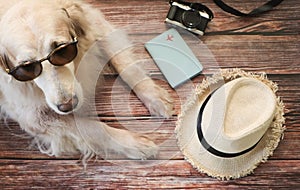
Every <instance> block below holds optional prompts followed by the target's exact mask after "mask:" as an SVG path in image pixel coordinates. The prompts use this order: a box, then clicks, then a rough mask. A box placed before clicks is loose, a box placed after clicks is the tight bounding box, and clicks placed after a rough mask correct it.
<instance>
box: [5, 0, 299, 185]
mask: <svg viewBox="0 0 300 190" xmlns="http://www.w3.org/2000/svg"><path fill="white" fill-rule="evenodd" d="M86 1H87V2H89V3H91V4H92V6H94V7H96V8H97V9H99V10H101V11H102V12H103V13H104V15H105V16H106V18H107V20H109V21H110V22H111V23H113V24H114V25H115V26H116V27H118V28H122V29H125V30H126V31H127V32H128V33H129V37H130V39H131V40H132V41H133V44H134V48H135V52H136V54H137V55H138V56H139V57H140V60H141V61H140V64H141V65H142V67H143V68H144V69H145V70H147V71H148V72H149V75H150V76H151V77H152V78H153V79H154V80H155V81H156V82H157V83H158V84H159V85H160V86H162V87H163V88H165V89H166V90H168V91H169V93H170V94H171V96H172V97H173V98H174V106H175V114H174V115H173V116H172V117H171V118H170V119H164V118H157V117H153V116H151V115H150V114H149V112H148V110H147V109H146V108H145V107H144V105H143V104H142V103H141V102H140V101H139V100H138V98H137V97H136V96H135V95H134V93H133V92H132V91H131V89H130V88H129V87H128V86H126V84H125V83H124V82H123V81H122V80H121V79H120V78H119V77H118V75H117V73H116V72H115V71H114V70H113V69H111V68H109V67H108V69H107V70H106V71H105V72H104V79H105V80H104V83H100V82H99V83H98V84H97V86H96V87H95V91H96V97H95V105H96V116H97V117H98V119H99V120H101V121H104V122H106V123H107V124H108V125H110V126H112V127H116V128H127V129H129V130H133V131H137V132H141V133H145V134H148V135H150V136H151V137H152V138H153V139H154V141H155V142H156V143H157V144H158V145H159V146H160V150H161V151H160V153H159V155H158V157H157V158H156V159H153V160H147V161H131V160H127V159H126V158H124V157H121V156H120V155H115V154H110V155H109V158H106V159H99V160H95V161H94V160H92V161H90V162H89V164H88V167H87V169H86V170H84V168H83V166H82V164H81V162H80V160H79V158H80V156H79V155H78V156H69V157H59V158H53V157H49V156H47V155H44V154H41V153H40V152H39V151H38V150H37V148H36V147H34V146H33V145H32V143H31V142H32V138H31V137H30V136H28V135H27V134H26V133H25V132H24V131H21V130H20V129H19V126H18V124H17V123H15V122H13V121H11V120H9V119H8V120H6V121H2V122H1V123H0V126H1V133H0V144H1V146H0V189H13V190H15V189H29V188H32V189H42V188H43V189H171V188H176V189H299V187H300V178H299V176H300V172H299V170H300V156H299V155H300V61H299V60H300V53H299V52H300V2H299V1H297V0H289V1H283V2H282V4H280V5H279V6H278V7H276V8H275V9H274V10H272V11H271V12H269V13H266V14H263V15H260V16H259V17H255V18H239V17H235V16H232V15H230V14H228V13H225V12H223V11H222V10H221V9H220V8H218V7H217V6H216V5H215V4H214V3H213V1H210V0H202V3H204V4H205V5H207V6H208V7H210V8H211V9H212V10H213V12H214V14H215V18H214V19H213V21H212V22H211V23H209V26H208V28H207V30H206V35H204V36H201V37H198V38H197V39H200V41H195V40H194V39H195V38H196V37H195V38H185V40H186V41H187V42H188V44H189V45H190V46H191V48H192V49H193V51H194V53H195V54H196V56H197V57H198V58H199V59H200V61H201V62H202V64H203V66H204V70H203V72H202V73H201V75H199V76H197V77H195V78H194V79H192V80H191V81H188V82H187V83H185V84H184V85H182V86H180V87H178V88H177V89H175V90H174V89H172V88H171V87H170V86H169V85H168V84H167V82H166V81H165V79H164V77H163V75H162V74H161V72H160V71H159V69H158V68H157V66H156V65H155V63H154V62H153V60H152V59H151V57H150V56H149V54H148V53H147V51H146V50H145V48H144V47H143V43H145V42H146V41H148V40H150V39H152V38H154V37H155V36H157V35H158V34H160V33H162V32H164V31H165V30H166V29H168V28H169V27H170V26H169V25H166V24H165V23H164V19H165V16H166V14H167V11H168V8H169V5H168V1H167V0H165V1H162V0H151V1H143V0H130V1H129V0H122V1H119V0H101V1H98V0H86ZM193 2H196V1H193ZM226 3H228V4H230V5H232V6H234V7H235V8H237V9H240V10H242V11H245V12H247V11H250V10H251V9H253V8H255V7H257V6H259V5H261V4H262V1H260V0H253V1H246V2H243V3H241V1H235V0H228V1H226ZM108 65H109V63H108ZM220 68H242V69H244V70H246V71H250V72H265V73H267V75H268V78H269V79H270V80H273V81H274V82H276V83H277V84H278V92H277V95H278V96H280V97H281V99H282V101H283V102H284V104H285V117H286V131H285V135H284V139H283V140H282V141H281V142H280V144H279V146H278V148H277V149H276V150H275V152H274V155H273V156H271V157H270V159H269V161H268V162H266V163H263V164H261V165H260V166H259V167H258V168H257V169H256V170H255V171H254V174H252V175H250V176H248V177H245V178H241V179H238V180H230V181H220V180H217V179H214V178H210V177H208V176H207V175H205V174H202V173H199V172H197V171H196V170H195V169H193V168H192V167H191V165H190V164H189V163H188V162H186V161H185V160H184V158H183V155H182V154H181V153H180V151H179V150H178V147H177V144H176V139H175V136H174V128H175V125H176V120H177V115H178V114H179V113H180V110H181V106H182V105H183V104H184V102H185V101H186V100H187V99H188V97H189V96H190V95H191V94H192V93H193V89H194V88H195V87H196V86H197V85H198V84H199V83H201V81H202V80H203V79H204V78H205V77H207V76H211V74H213V73H215V72H216V71H217V70H219V69H220Z"/></svg>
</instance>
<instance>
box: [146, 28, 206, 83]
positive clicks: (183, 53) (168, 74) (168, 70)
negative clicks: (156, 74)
mask: <svg viewBox="0 0 300 190" xmlns="http://www.w3.org/2000/svg"><path fill="white" fill-rule="evenodd" d="M145 48H146V49H147V51H148V52H149V53H150V55H151V57H152V58H153V60H154V61H155V63H156V64H157V66H158V67H159V69H160V70H161V72H162V73H163V75H164V76H165V78H166V79H167V81H168V82H169V84H170V85H171V86H172V88H175V87H177V86H178V85H180V84H182V83H183V82H185V81H187V80H189V79H190V78H192V77H194V76H196V75H197V74H199V73H200V72H201V71H202V69H203V67H202V65H201V63H200V62H199V60H198V59H197V58H196V56H195V55H194V53H193V52H192V50H191V49H190V48H189V46H188V45H187V44H186V43H185V41H184V40H183V38H182V37H181V35H180V34H179V33H178V32H177V30H175V29H174V28H172V29H170V30H168V31H166V32H164V33H162V34H160V35H159V36H157V37H155V38H154V39H152V40H150V41H149V42H147V43H145Z"/></svg>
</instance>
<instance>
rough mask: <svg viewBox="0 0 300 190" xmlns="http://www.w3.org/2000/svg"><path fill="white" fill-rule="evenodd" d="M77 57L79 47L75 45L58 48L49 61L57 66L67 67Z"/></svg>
mask: <svg viewBox="0 0 300 190" xmlns="http://www.w3.org/2000/svg"><path fill="white" fill-rule="evenodd" d="M76 56H77V46H76V44H75V43H73V44H69V45H67V46H65V47H62V48H58V49H57V50H55V51H54V52H53V54H52V55H51V56H50V58H49V61H50V62H51V63H52V64H53V65H56V66H60V65H65V64H67V63H69V62H71V61H72V60H73V59H75V57H76Z"/></svg>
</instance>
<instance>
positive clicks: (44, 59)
mask: <svg viewBox="0 0 300 190" xmlns="http://www.w3.org/2000/svg"><path fill="white" fill-rule="evenodd" d="M77 43H78V40H77V38H76V37H74V38H73V41H72V42H68V43H63V44H60V45H59V46H58V47H57V48H55V49H53V50H52V51H51V52H50V53H49V54H48V56H47V57H45V58H42V59H40V60H32V61H26V62H24V63H21V64H20V65H18V66H15V67H12V68H11V67H10V66H9V64H8V62H10V61H9V60H8V58H7V56H6V55H4V60H3V58H2V57H1V56H0V59H1V62H2V63H4V64H3V66H4V70H5V71H6V72H7V73H8V74H10V75H12V76H14V74H13V72H14V71H16V70H17V69H18V68H20V67H23V66H26V65H30V64H37V63H39V64H42V62H44V61H46V60H48V61H49V62H50V63H51V64H52V65H55V66H63V65H66V64H68V63H70V62H71V61H70V62H68V63H65V64H55V63H52V62H51V60H50V58H51V56H52V55H54V54H55V52H57V51H59V50H61V49H63V48H65V47H67V46H69V45H73V44H75V45H77ZM76 48H77V47H76ZM77 53H78V52H77V51H76V55H75V57H76V56H77ZM75 57H74V58H75ZM74 58H73V59H74ZM41 73H42V70H41V72H40V73H39V75H40V74H41ZM39 75H37V76H36V77H38V76H39ZM36 77H35V78H36ZM14 78H16V77H15V76H14ZM33 79H34V78H33ZM33 79H31V80H33ZM17 80H18V79H17ZM24 81H25V80H24Z"/></svg>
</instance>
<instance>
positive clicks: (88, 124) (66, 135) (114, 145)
mask: <svg viewBox="0 0 300 190" xmlns="http://www.w3.org/2000/svg"><path fill="white" fill-rule="evenodd" d="M52 122H54V123H52ZM40 124H42V125H43V130H41V126H40ZM32 125H33V124H32V123H31V124H30V125H24V123H23V125H21V127H22V128H24V129H25V130H26V131H27V132H29V133H30V134H31V135H33V136H34V137H35V140H36V143H37V145H38V147H39V149H40V151H41V152H43V153H46V154H48V155H51V156H61V155H69V154H71V155H74V154H76V152H80V153H81V154H82V155H83V157H84V159H88V158H90V157H93V156H100V157H103V158H109V155H110V154H108V153H110V152H115V153H118V154H122V155H125V156H126V157H128V158H131V159H147V158H150V157H155V155H156V154H157V152H158V147H157V146H156V145H155V144H154V142H152V141H151V140H149V139H148V138H147V137H146V136H144V135H142V134H137V133H133V132H130V131H127V130H123V129H117V128H112V127H109V126H108V125H106V124H105V123H103V122H99V121H96V120H93V119H90V118H84V117H80V116H76V115H75V117H74V118H73V117H68V116H67V117H63V118H60V119H59V120H47V121H40V123H39V124H38V126H37V128H33V126H32ZM38 129H40V130H38Z"/></svg>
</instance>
